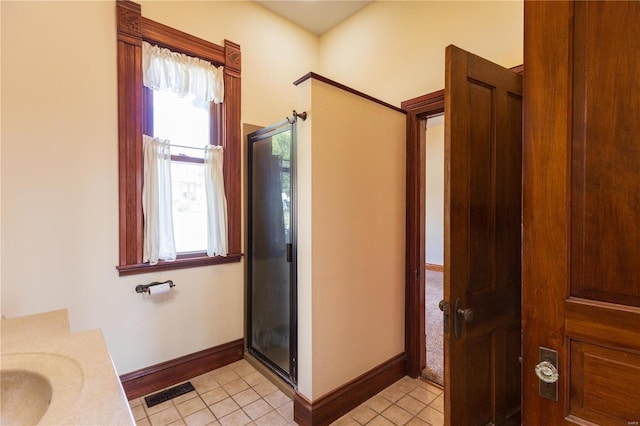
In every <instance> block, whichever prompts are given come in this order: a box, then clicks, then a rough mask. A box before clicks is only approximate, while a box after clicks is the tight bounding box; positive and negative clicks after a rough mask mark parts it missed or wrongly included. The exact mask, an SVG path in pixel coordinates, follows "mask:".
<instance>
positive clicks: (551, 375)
mask: <svg viewBox="0 0 640 426" xmlns="http://www.w3.org/2000/svg"><path fill="white" fill-rule="evenodd" d="M536 376H538V378H539V379H540V380H542V381H543V382H545V383H555V382H557V381H558V369H557V368H556V366H555V365H553V364H551V363H550V362H549V361H542V362H541V363H540V364H538V365H536Z"/></svg>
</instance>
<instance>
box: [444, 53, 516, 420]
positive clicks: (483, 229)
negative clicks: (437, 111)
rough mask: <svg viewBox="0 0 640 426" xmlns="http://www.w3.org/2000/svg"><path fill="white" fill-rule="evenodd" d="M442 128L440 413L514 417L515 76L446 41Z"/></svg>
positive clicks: (480, 417) (474, 417)
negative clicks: (445, 316) (444, 328)
mask: <svg viewBox="0 0 640 426" xmlns="http://www.w3.org/2000/svg"><path fill="white" fill-rule="evenodd" d="M445 126H446V127H445V128H446V134H445V164H446V165H447V166H446V171H445V260H444V264H445V282H444V286H445V291H444V293H445V300H446V301H447V302H448V303H449V309H448V312H449V321H448V324H449V331H448V333H447V334H446V335H445V411H446V416H445V417H446V419H447V424H449V425H454V426H462V425H487V424H495V425H503V424H509V423H512V422H513V423H514V424H519V419H520V417H519V413H520V362H519V360H518V357H519V356H520V343H521V337H520V336H521V330H520V289H521V285H520V284H521V274H520V261H521V258H520V246H521V238H520V236H521V217H522V216H521V215H522V212H521V193H522V184H521V181H522V167H521V164H522V76H520V75H518V74H517V73H515V72H513V71H510V70H507V69H505V68H502V67H501V66H498V65H496V64H494V63H491V62H489V61H487V60H485V59H483V58H480V57H478V56H475V55H472V54H470V53H468V52H465V51H463V50H461V49H458V48H457V47H455V46H449V47H447V50H446V82H445ZM458 300H459V302H458V306H457V307H456V301H458ZM462 312H465V313H466V314H467V315H468V316H471V315H472V316H473V318H470V317H468V318H467V319H468V320H466V321H465V320H464V315H463V314H462ZM456 317H457V318H456ZM457 320H458V321H457ZM456 322H459V323H460V324H461V325H462V327H461V329H460V330H458V332H457V333H456Z"/></svg>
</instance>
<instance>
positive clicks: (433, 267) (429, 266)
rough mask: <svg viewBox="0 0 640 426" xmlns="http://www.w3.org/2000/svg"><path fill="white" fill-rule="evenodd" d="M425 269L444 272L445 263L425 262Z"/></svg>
mask: <svg viewBox="0 0 640 426" xmlns="http://www.w3.org/2000/svg"><path fill="white" fill-rule="evenodd" d="M424 269H426V270H427V271H435V272H444V265H436V264H435V263H425V264H424Z"/></svg>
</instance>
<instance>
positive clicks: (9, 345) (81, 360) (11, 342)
mask: <svg viewBox="0 0 640 426" xmlns="http://www.w3.org/2000/svg"><path fill="white" fill-rule="evenodd" d="M0 333H1V340H0V349H1V351H0V352H1V358H4V359H3V360H2V365H0V366H1V367H3V368H5V367H9V366H12V367H13V368H23V369H26V370H29V369H31V367H33V369H34V370H35V371H38V372H39V373H40V374H42V375H44V376H45V377H46V376H47V371H48V370H47V368H49V369H54V368H55V369H56V371H53V370H50V371H52V372H53V373H54V374H57V375H59V376H61V377H62V379H64V376H65V375H64V374H59V373H60V372H59V370H60V368H66V367H64V365H67V366H69V368H70V371H69V375H68V376H67V377H71V376H73V375H74V374H75V376H77V379H76V384H77V383H80V385H79V386H76V384H73V385H72V384H69V383H70V382H69V383H67V385H65V384H64V380H62V379H56V380H57V382H54V381H53V380H52V388H53V393H52V398H51V404H50V408H49V410H48V412H47V413H45V415H44V417H42V419H41V421H40V424H57V425H72V424H73V425H77V424H92V425H135V421H134V420H133V416H132V414H131V409H130V408H129V403H128V402H127V399H126V396H125V394H124V391H123V389H122V385H121V383H120V380H119V378H118V375H117V373H116V370H115V368H114V366H113V362H112V360H111V356H110V355H109V351H108V350H107V347H106V344H105V341H104V338H103V336H102V332H101V331H100V330H89V331H84V332H79V333H73V334H72V333H70V331H69V320H68V315H67V311H66V310H59V311H52V312H46V313H42V314H35V315H29V316H24V317H17V318H11V319H5V320H2V321H0ZM1 358H0V359H1ZM56 360H58V361H56ZM61 360H66V361H64V362H62V363H60V361H61ZM65 363H66V364H65ZM47 364H49V365H47ZM52 364H56V365H55V366H54V365H52ZM61 366H63V367H61ZM72 370H73V371H72ZM56 383H63V384H62V385H61V386H59V387H57V386H58V385H57V384H56ZM67 387H68V388H69V389H67ZM70 388H74V389H70ZM61 397H62V398H61ZM65 398H66V401H67V402H68V404H67V403H65V404H66V406H65V407H64V409H63V410H60V409H59V407H56V406H55V405H54V403H57V402H59V401H60V400H61V399H65ZM54 407H55V409H54Z"/></svg>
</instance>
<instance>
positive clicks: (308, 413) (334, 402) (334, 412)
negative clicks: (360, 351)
mask: <svg viewBox="0 0 640 426" xmlns="http://www.w3.org/2000/svg"><path fill="white" fill-rule="evenodd" d="M406 363H407V359H406V355H405V353H404V352H403V353H401V354H399V355H397V356H395V357H393V358H391V359H390V360H388V361H386V362H384V363H382V364H380V365H379V366H377V367H375V368H373V369H371V370H369V371H367V372H366V373H364V374H363V375H361V376H359V377H357V378H355V379H353V380H352V381H350V382H349V383H347V384H345V385H343V386H341V387H339V388H337V389H334V390H333V391H331V392H329V393H328V394H326V395H324V396H322V397H321V398H319V399H318V400H316V401H313V402H311V401H309V400H308V399H307V398H306V397H305V396H304V395H302V394H300V393H299V392H296V395H295V398H294V399H293V420H294V421H295V422H296V423H297V424H298V425H300V426H324V425H328V424H330V423H331V422H333V421H334V420H336V419H338V418H340V417H342V416H343V415H345V414H346V413H348V412H349V411H351V410H353V409H354V408H356V407H357V406H358V405H360V404H362V403H363V402H364V401H366V400H367V399H369V398H371V397H372V396H374V395H375V394H377V393H379V392H380V391H382V390H383V389H385V388H386V387H388V386H390V385H391V384H393V383H395V382H396V381H397V380H399V379H401V378H402V377H404V375H405V371H406Z"/></svg>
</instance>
